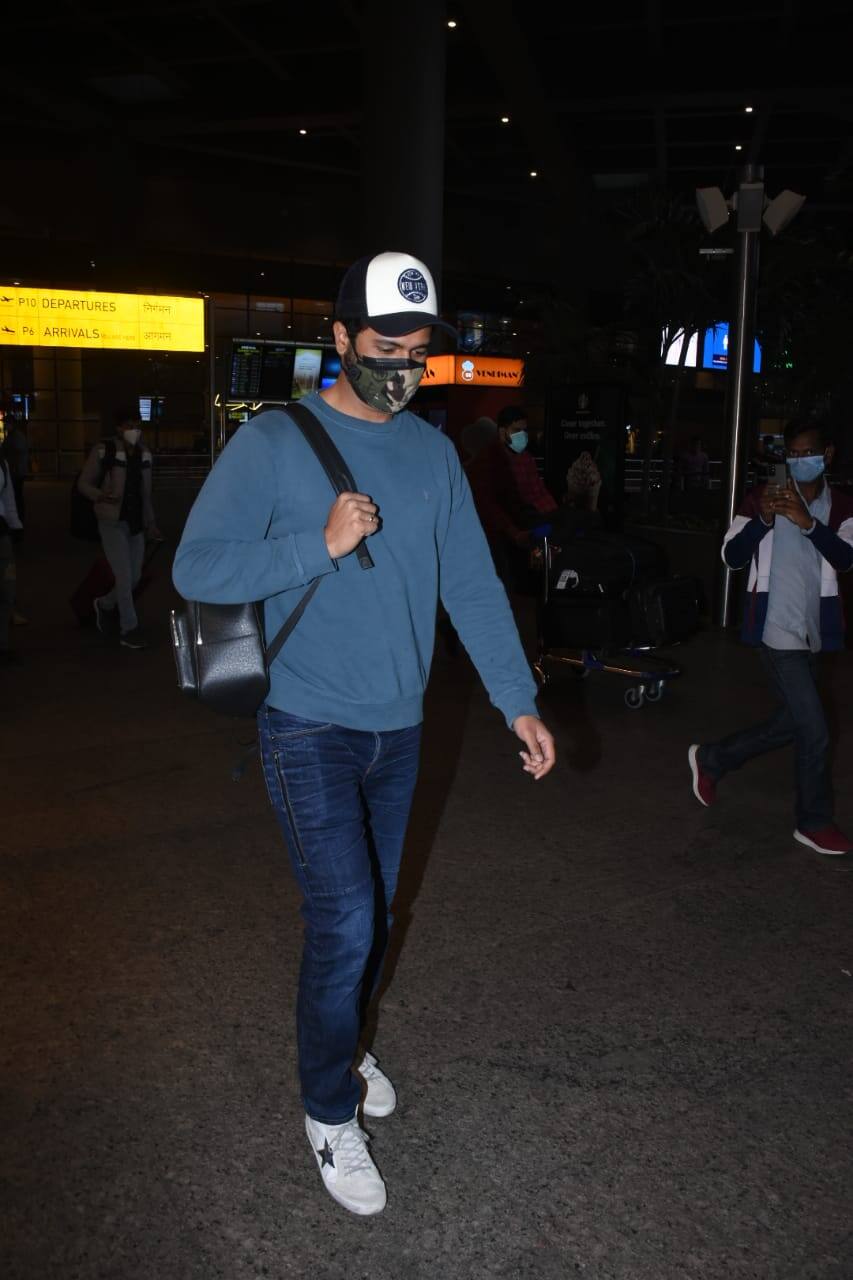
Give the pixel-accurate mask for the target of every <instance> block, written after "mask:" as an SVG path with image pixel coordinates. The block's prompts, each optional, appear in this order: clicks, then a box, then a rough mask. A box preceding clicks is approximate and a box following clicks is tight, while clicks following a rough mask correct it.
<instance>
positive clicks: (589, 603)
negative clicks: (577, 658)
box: [539, 596, 632, 650]
mask: <svg viewBox="0 0 853 1280" xmlns="http://www.w3.org/2000/svg"><path fill="white" fill-rule="evenodd" d="M540 608H541V610H542V612H541V614H540V621H539V634H540V636H541V638H542V641H543V643H544V644H545V646H546V648H549V649H595V650H600V649H624V648H626V646H628V645H629V644H630V643H631V628H632V623H631V610H630V608H629V605H628V602H627V601H626V600H625V599H624V598H622V599H618V600H607V599H605V598H604V597H602V596H599V597H598V598H597V599H596V598H595V597H594V596H574V597H573V598H572V599H571V600H567V601H565V602H560V601H557V602H555V601H554V600H550V601H549V602H548V604H547V605H544V606H542V605H540Z"/></svg>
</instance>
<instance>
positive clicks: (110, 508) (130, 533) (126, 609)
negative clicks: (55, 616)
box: [77, 409, 163, 649]
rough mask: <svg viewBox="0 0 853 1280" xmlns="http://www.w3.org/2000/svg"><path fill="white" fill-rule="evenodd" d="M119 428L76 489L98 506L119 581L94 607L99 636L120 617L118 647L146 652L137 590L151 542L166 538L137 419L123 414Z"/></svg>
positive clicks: (122, 411) (100, 528)
mask: <svg viewBox="0 0 853 1280" xmlns="http://www.w3.org/2000/svg"><path fill="white" fill-rule="evenodd" d="M115 422H116V432H115V441H114V444H113V447H112V449H111V451H110V452H109V453H108V451H107V447H106V442H104V441H102V442H101V443H100V444H96V445H95V447H94V448H93V449H92V451H91V453H90V454H89V457H88V458H87V459H86V464H85V466H84V467H83V470H82V471H81V473H80V479H79V480H78V481H77V488H78V489H79V490H80V492H81V493H82V494H83V496H84V497H86V498H90V499H91V501H92V502H93V503H94V504H95V515H96V516H97V519H98V532H99V533H100V535H101V544H102V546H103V549H104V555H105V556H106V558H107V560H108V561H109V563H110V568H111V569H112V571H113V576H114V578H115V586H114V587H113V589H112V591H109V592H108V593H107V594H106V595H105V596H99V597H98V599H97V600H95V602H94V605H95V618H96V620H97V625H98V630H99V631H103V632H106V633H109V632H110V631H111V630H112V629H113V627H114V624H115V620H116V617H115V615H116V612H118V630H119V643H120V644H121V645H122V646H123V647H124V648H126V649H144V648H146V647H147V643H148V642H147V640H146V638H145V636H144V634H143V632H142V630H141V628H140V626H139V621H138V619H137V616H136V607H135V605H134V602H133V590H134V587H135V586H136V585H137V583H138V582H139V579H140V577H141V575H142V561H143V559H144V556H145V539H146V536H147V537H148V538H149V539H151V540H152V541H157V540H160V539H162V536H163V535H162V534H161V533H160V532H159V530H158V529H157V525H156V522H155V519H154V509H153V507H152V505H151V463H152V459H151V453H150V452H149V450H148V449H147V448H146V447H145V445H144V443H143V440H142V429H141V427H140V425H139V418H138V415H135V414H134V413H133V412H132V411H131V410H129V409H119V410H118V412H117V413H116V415H115Z"/></svg>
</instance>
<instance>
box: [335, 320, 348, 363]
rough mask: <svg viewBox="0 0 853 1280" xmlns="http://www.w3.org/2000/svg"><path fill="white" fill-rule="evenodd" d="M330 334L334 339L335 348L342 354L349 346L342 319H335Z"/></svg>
mask: <svg viewBox="0 0 853 1280" xmlns="http://www.w3.org/2000/svg"><path fill="white" fill-rule="evenodd" d="M332 336H333V337H334V339H335V350H336V351H337V353H338V355H339V356H342V355H343V354H344V352H345V351H346V349H347V347H348V346H349V334H348V333H347V327H346V325H345V324H344V323H343V321H342V320H336V321H335V323H334V324H333V325H332Z"/></svg>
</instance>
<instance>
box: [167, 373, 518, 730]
mask: <svg viewBox="0 0 853 1280" xmlns="http://www.w3.org/2000/svg"><path fill="white" fill-rule="evenodd" d="M303 404H304V405H305V406H306V408H308V409H310V410H311V411H312V412H313V413H314V414H316V416H317V417H318V418H319V419H320V421H321V422H322V423H323V426H324V427H325V428H326V430H327V431H328V433H329V435H330V436H331V438H332V440H333V441H334V442H335V444H336V445H337V447H338V449H339V450H340V452H341V454H342V455H343V457H344V458H345V460H346V462H347V465H348V466H349V469H350V471H351V472H352V475H353V478H354V480H355V483H356V485H357V486H358V489H359V491H360V492H362V493H367V494H369V495H370V497H371V498H372V500H373V501H374V502H375V503H376V504H377V506H378V507H379V516H380V521H381V524H380V527H379V530H378V532H377V533H375V534H374V535H373V536H372V537H370V538H369V539H368V546H369V548H370V554H371V556H372V557H373V560H374V566H375V567H374V568H373V569H367V570H365V569H362V568H361V566H360V565H359V562H358V560H357V558H356V556H355V555H354V554H350V555H348V556H344V557H342V558H341V559H340V560H337V561H335V560H332V559H330V557H329V553H328V550H327V548H326V543H325V538H324V534H323V529H324V526H325V523H326V520H327V518H328V514H329V510H330V508H331V506H332V504H333V502H334V500H335V494H334V491H333V490H332V488H331V486H330V484H329V481H328V479H327V478H326V475H325V472H324V471H323V469H322V467H321V466H320V464H319V463H318V461H317V459H316V458H315V457H314V454H313V452H312V451H311V449H310V447H309V446H308V444H307V443H306V442H305V440H304V438H303V436H302V433H301V432H300V431H299V429H298V428H297V427H296V425H295V424H294V423H293V422H292V421H291V420H290V419H289V418H288V416H287V414H286V413H285V412H283V411H281V410H277V409H274V410H269V411H267V412H265V413H261V414H259V415H258V416H257V417H256V418H253V419H252V420H251V421H250V422H248V423H246V424H245V425H244V426H242V427H240V429H239V431H238V432H237V434H236V435H235V436H234V438H233V439H232V440H231V441H230V443H229V444H228V447H227V448H226V449H225V451H224V452H223V454H222V456H221V458H220V459H219V460H218V462H217V463H216V466H215V467H214V468H213V470H212V472H211V473H210V475H209V476H208V478H207V480H206V481H205V484H204V486H203V488H202V490H201V492H200V493H199V495H198V498H197V499H196V502H195V504H194V506H193V509H192V511H191V512H190V515H189V519H188V520H187V524H186V528H185V529H184V533H183V537H182V538H181V542H180V546H179V547H178V551H177V554H176V557H175V565H174V581H175V586H176V587H177V589H178V591H179V592H180V593H181V595H182V596H184V597H185V598H186V599H189V600H203V601H205V602H208V603H212V604H237V603H242V602H245V601H250V600H263V601H264V602H265V605H264V609H265V624H266V634H267V638H268V639H271V638H272V637H273V636H274V635H275V633H276V631H277V630H278V628H279V627H280V626H281V624H282V622H283V621H284V620H285V618H286V617H287V616H288V614H289V613H290V612H291V611H292V610H293V608H294V607H295V605H296V604H297V602H298V601H299V599H300V597H301V596H302V594H303V593H304V591H305V588H306V587H307V585H308V584H310V583H311V582H312V581H313V580H314V579H315V578H317V577H320V578H321V579H322V581H321V582H320V584H319V587H318V590H317V592H316V594H315V595H314V597H313V599H312V600H311V601H310V603H309V604H308V607H307V609H306V611H305V613H304V614H303V616H302V618H301V619H300V621H299V623H298V625H297V626H296V629H295V630H294V631H293V633H292V635H291V636H290V637H289V639H288V641H287V643H286V644H285V645H284V647H283V649H282V650H281V652H280V653H279V655H278V657H277V658H276V660H275V662H274V663H273V665H272V670H271V671H270V693H269V697H268V702H269V705H270V706H272V707H276V708H278V709H279V710H282V711H289V712H290V713H291V714H293V715H297V716H301V717H303V718H305V719H307V720H318V721H322V722H324V723H325V722H331V723H334V724H339V725H343V726H345V727H346V728H351V729H366V730H373V731H380V730H388V729H402V728H407V727H409V726H410V725H414V724H418V723H419V722H420V720H421V718H422V701H423V694H424V689H425V688H426V683H427V679H428V677H429V669H430V663H431V661H432V651H433V641H434V637H435V621H436V605H437V601H438V598H439V595H440V597H441V600H442V602H443V603H444V606H445V608H446V609H447V611H448V613H449V614H450V617H451V619H452V621H453V625H454V626H455V627H456V630H457V631H458V633H459V636H460V638H461V640H462V643H463V644H464V645H465V648H466V649H467V650H468V653H469V654H470V655H471V658H472V660H473V662H474V664H475V666H476V667H477V670H478V671H479V673H480V676H481V678H482V680H483V683H484V684H485V686H486V689H487V691H488V694H489V697H490V698H491V700H492V702H493V704H494V705H495V706H496V707H497V708H498V709H499V710H500V711H501V712H502V713H503V715H504V717H505V719H506V721H507V724H508V725H510V726H511V725H512V722H513V720H514V719H515V718H516V717H517V716H520V715H536V714H537V711H536V703H535V700H534V699H535V693H536V689H535V685H534V683H533V678H532V676H531V674H530V667H529V665H528V663H527V660H526V658H525V656H524V653H523V651H522V648H521V642H520V640H519V637H518V631H517V629H516V626H515V621H514V619H513V616H512V613H511V611H510V607H509V603H508V601H507V598H506V593H505V592H504V589H503V587H502V586H501V584H500V582H499V581H498V578H497V576H496V574H495V571H494V566H493V563H492V558H491V555H490V552H489V549H488V545H487V543H486V539H485V537H484V535H483V531H482V528H481V527H480V522H479V520H478V518H477V515H476V512H475V510H474V504H473V501H472V498H471V491H470V488H469V486H468V481H467V479H466V477H465V474H464V472H463V470H462V467H461V465H460V463H459V458H458V456H457V453H456V450H455V449H454V448H453V446H452V445H451V443H450V442H449V441H448V440H447V439H446V438H445V437H444V436H443V435H442V434H441V433H440V432H438V431H436V429H435V428H434V427H432V426H430V424H429V423H427V422H424V421H423V419H421V418H419V417H417V416H416V415H415V414H413V413H409V412H407V411H404V412H402V413H399V414H396V415H395V416H394V417H392V418H390V419H389V420H388V421H387V422H369V421H365V420H363V419H361V418H351V417H350V416H349V415H347V414H343V413H340V412H338V411H337V410H336V409H333V408H332V407H331V406H330V405H328V404H326V402H325V400H323V399H322V398H321V396H319V395H318V394H316V393H315V394H312V395H309V396H306V397H305V399H304V400H303Z"/></svg>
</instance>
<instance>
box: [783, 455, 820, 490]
mask: <svg viewBox="0 0 853 1280" xmlns="http://www.w3.org/2000/svg"><path fill="white" fill-rule="evenodd" d="M788 470H789V471H790V473H791V475H792V477H793V478H794V479H795V480H796V482H797V484H811V482H812V481H813V480H817V478H818V476H822V475H823V473H824V471H825V470H826V458H825V456H824V455H823V454H822V453H821V454H815V455H813V456H811V457H808V458H789V459H788Z"/></svg>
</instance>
